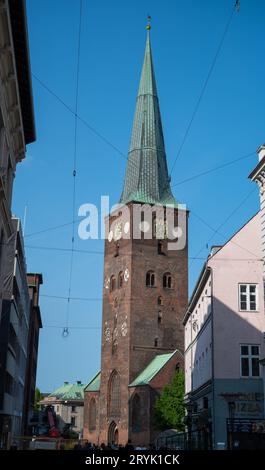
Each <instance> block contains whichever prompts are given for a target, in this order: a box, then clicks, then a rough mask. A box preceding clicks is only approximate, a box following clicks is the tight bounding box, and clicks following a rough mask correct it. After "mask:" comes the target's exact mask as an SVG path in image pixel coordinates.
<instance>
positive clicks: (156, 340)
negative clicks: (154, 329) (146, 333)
mask: <svg viewBox="0 0 265 470" xmlns="http://www.w3.org/2000/svg"><path fill="white" fill-rule="evenodd" d="M154 345H155V348H157V347H158V338H155V342H154Z"/></svg>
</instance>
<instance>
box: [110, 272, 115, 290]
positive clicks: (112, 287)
mask: <svg viewBox="0 0 265 470" xmlns="http://www.w3.org/2000/svg"><path fill="white" fill-rule="evenodd" d="M115 289H116V279H115V276H111V278H110V292H113V291H114V290H115Z"/></svg>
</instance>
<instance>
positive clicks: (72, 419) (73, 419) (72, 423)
mask: <svg viewBox="0 0 265 470" xmlns="http://www.w3.org/2000/svg"><path fill="white" fill-rule="evenodd" d="M71 426H73V428H75V416H71Z"/></svg>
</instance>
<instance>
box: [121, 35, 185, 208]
mask: <svg viewBox="0 0 265 470" xmlns="http://www.w3.org/2000/svg"><path fill="white" fill-rule="evenodd" d="M132 201H134V202H142V203H146V204H161V205H166V204H173V205H174V206H177V202H176V200H175V198H174V196H173V194H172V192H171V188H170V177H169V174H168V168H167V160H166V152H165V145H164V136H163V129H162V121H161V116H160V109H159V102H158V95H157V87H156V80H155V74H154V67H153V59H152V52H151V44H150V37H149V30H148V32H147V40H146V48H145V54H144V63H143V68H142V74H141V79H140V86H139V91H138V96H137V101H136V110H135V115H134V122H133V129H132V135H131V143H130V148H129V154H128V160H127V169H126V176H125V181H124V187H123V192H122V195H121V199H120V202H121V203H124V204H126V203H128V202H132Z"/></svg>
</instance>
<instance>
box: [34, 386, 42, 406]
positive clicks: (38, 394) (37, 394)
mask: <svg viewBox="0 0 265 470" xmlns="http://www.w3.org/2000/svg"><path fill="white" fill-rule="evenodd" d="M42 399H43V394H42V393H41V391H40V389H39V388H38V387H36V389H35V400H34V410H35V411H38V410H39V409H40V405H39V402H40V401H41V400H42Z"/></svg>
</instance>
